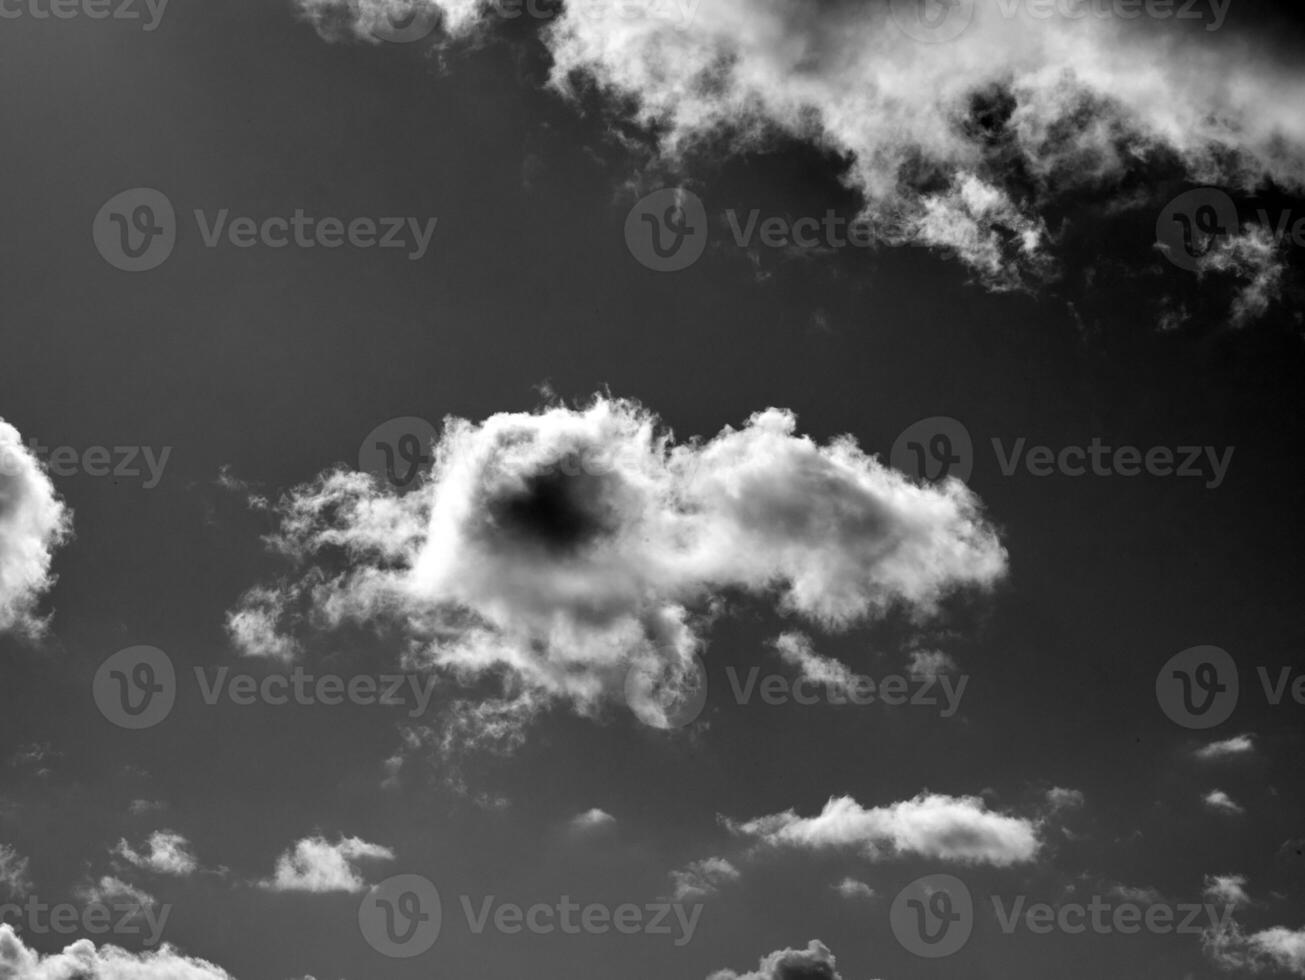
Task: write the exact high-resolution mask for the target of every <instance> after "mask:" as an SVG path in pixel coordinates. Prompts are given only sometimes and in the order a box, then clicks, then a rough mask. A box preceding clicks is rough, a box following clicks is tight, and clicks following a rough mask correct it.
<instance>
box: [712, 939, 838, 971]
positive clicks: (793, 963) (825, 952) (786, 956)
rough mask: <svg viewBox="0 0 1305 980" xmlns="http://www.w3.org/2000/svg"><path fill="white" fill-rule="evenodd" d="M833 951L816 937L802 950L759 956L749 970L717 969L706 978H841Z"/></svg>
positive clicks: (785, 950)
mask: <svg viewBox="0 0 1305 980" xmlns="http://www.w3.org/2000/svg"><path fill="white" fill-rule="evenodd" d="M836 967H837V964H836V962H835V960H834V954H833V953H831V952H830V951H829V947H828V946H826V945H825V944H824V943H822V942H821V941H820V940H819V939H813V940H811V941H810V942H809V943H807V948H806V949H782V950H779V951H777V952H774V953H771V954H770V955H769V956H766V957H764V958H763V959H762V961H761V963H760V964H759V965H758V967H757V969H755V970H753V971H752V972H750V973H735V972H734V971H733V970H717V971H716V972H715V973H713V974H712V975H711V976H709V977H708V978H707V980H842V975H841V974H840V973H839V972H838V970H837V968H836Z"/></svg>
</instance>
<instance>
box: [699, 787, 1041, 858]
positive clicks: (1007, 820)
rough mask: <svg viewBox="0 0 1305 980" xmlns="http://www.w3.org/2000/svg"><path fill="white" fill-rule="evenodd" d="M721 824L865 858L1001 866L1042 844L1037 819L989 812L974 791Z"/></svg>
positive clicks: (770, 843)
mask: <svg viewBox="0 0 1305 980" xmlns="http://www.w3.org/2000/svg"><path fill="white" fill-rule="evenodd" d="M725 823H726V826H727V827H729V829H730V830H731V831H733V832H734V833H736V834H738V835H740V836H742V837H746V838H750V839H752V840H754V841H755V842H756V843H758V844H759V845H763V846H766V847H778V848H790V849H796V850H803V851H817V852H818V851H849V852H852V853H856V854H859V855H861V856H862V857H865V858H868V859H870V860H883V859H886V858H890V857H898V856H917V857H927V858H933V859H935V860H941V861H955V862H958V863H960V864H990V865H995V866H998V867H1005V866H1008V865H1012V864H1019V863H1022V862H1026V861H1031V860H1032V859H1033V858H1034V857H1035V856H1036V854H1037V853H1038V849H1039V847H1040V846H1041V842H1040V840H1039V838H1038V828H1037V825H1036V824H1035V823H1034V822H1032V821H1030V820H1026V819H1023V818H1021V817H1015V816H1007V815H1004V814H1000V813H993V812H991V811H990V810H988V808H987V805H986V804H985V803H984V801H983V800H982V799H981V798H980V797H977V796H944V795H939V794H929V793H921V794H920V795H918V796H916V797H915V798H914V799H910V800H904V801H902V802H898V803H893V804H890V805H889V806H882V807H870V808H866V807H863V806H861V804H859V803H857V801H856V800H854V799H852V797H850V796H841V797H832V798H830V800H829V802H827V803H826V804H825V806H824V809H823V810H821V812H820V813H819V814H817V815H816V816H814V817H801V816H798V814H797V813H796V812H795V811H793V810H785V811H784V812H783V813H775V814H771V815H769V816H764V817H757V818H755V819H753V820H748V821H745V822H742V823H738V822H735V821H730V820H727V821H725Z"/></svg>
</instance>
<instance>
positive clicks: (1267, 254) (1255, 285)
mask: <svg viewBox="0 0 1305 980" xmlns="http://www.w3.org/2000/svg"><path fill="white" fill-rule="evenodd" d="M1196 271H1197V275H1199V276H1201V277H1204V276H1206V275H1208V274H1209V273H1211V272H1220V273H1226V274H1229V275H1232V276H1233V277H1235V278H1236V279H1239V280H1242V281H1243V283H1244V285H1242V286H1241V288H1240V290H1239V291H1238V292H1237V295H1236V296H1235V297H1234V298H1233V302H1232V309H1231V321H1232V324H1233V326H1237V327H1242V326H1245V325H1246V324H1248V323H1250V322H1252V321H1254V320H1257V319H1259V318H1260V317H1261V316H1263V315H1264V314H1265V313H1266V312H1267V311H1268V309H1269V306H1270V304H1272V303H1273V302H1274V301H1275V300H1277V299H1278V298H1279V297H1280V296H1281V294H1282V281H1283V277H1284V275H1285V273H1286V271H1287V261H1286V258H1285V257H1284V256H1283V246H1281V245H1279V244H1277V243H1275V242H1274V240H1273V236H1272V234H1271V233H1270V231H1269V229H1267V228H1264V227H1260V226H1257V225H1250V226H1248V227H1247V228H1246V229H1245V230H1244V231H1243V232H1242V233H1241V234H1238V235H1227V236H1224V237H1222V238H1220V239H1219V240H1218V241H1217V242H1215V244H1214V246H1213V247H1212V248H1211V249H1210V251H1208V252H1207V253H1205V254H1204V255H1202V256H1201V257H1200V258H1199V259H1197V261H1196Z"/></svg>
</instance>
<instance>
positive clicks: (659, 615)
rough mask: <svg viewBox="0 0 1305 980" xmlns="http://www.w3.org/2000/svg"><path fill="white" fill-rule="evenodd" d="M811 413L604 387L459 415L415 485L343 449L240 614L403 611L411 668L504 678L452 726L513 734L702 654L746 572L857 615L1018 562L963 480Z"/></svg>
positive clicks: (939, 595) (301, 498)
mask: <svg viewBox="0 0 1305 980" xmlns="http://www.w3.org/2000/svg"><path fill="white" fill-rule="evenodd" d="M796 427H797V420H796V418H795V417H794V415H793V414H792V413H791V412H788V411H784V410H782V409H774V408H772V409H767V410H766V411H763V412H758V413H756V414H755V415H753V416H752V417H751V418H749V419H748V420H747V422H746V423H745V424H744V425H743V426H742V427H741V428H738V429H735V428H726V429H724V430H723V431H721V432H720V433H719V434H718V435H716V436H715V437H713V438H710V439H706V440H702V439H699V440H692V441H688V442H683V443H677V442H676V441H675V439H674V436H673V434H672V433H670V432H668V431H666V430H665V429H664V428H663V427H662V426H661V425H660V423H659V421H658V419H657V418H656V417H655V416H654V415H653V414H652V413H651V412H650V411H648V410H647V409H645V408H643V407H642V406H640V405H639V404H637V403H635V402H633V401H628V400H616V399H609V398H603V397H600V398H596V399H595V400H594V401H593V402H592V403H591V404H590V405H589V406H588V407H586V408H582V409H571V408H566V407H550V408H546V409H543V410H541V411H538V412H534V413H510V414H509V413H504V414H499V415H494V416H492V417H490V418H489V419H487V420H485V421H484V422H482V423H478V424H477V423H472V422H468V421H464V420H461V419H448V420H447V421H446V424H445V430H444V433H443V436H442V438H441V440H440V442H439V444H438V445H437V446H436V447H435V453H434V459H433V462H432V469H431V472H430V473H429V475H428V478H427V479H426V480H425V482H424V483H423V485H422V486H421V487H420V488H419V489H418V490H416V491H414V492H411V493H408V494H406V495H401V494H398V493H394V492H391V491H389V490H388V488H386V487H383V486H381V485H380V484H379V483H378V481H376V480H374V479H373V478H372V477H369V476H367V475H365V474H360V473H352V472H345V471H335V472H331V473H328V474H325V475H323V476H321V477H320V478H319V479H318V480H317V481H316V482H314V483H312V484H310V485H307V486H304V487H300V488H298V489H296V490H294V491H293V492H291V493H289V494H288V495H286V496H285V497H283V498H282V499H281V500H280V501H279V502H278V503H277V504H276V505H275V506H274V512H275V516H276V518H277V520H278V522H279V526H278V529H277V531H276V533H275V534H273V535H272V536H271V538H270V539H269V540H270V541H271V543H272V546H273V548H274V549H275V550H276V551H278V552H279V553H280V554H281V555H283V556H284V557H285V558H287V559H288V560H289V561H290V562H291V563H292V564H293V566H294V574H293V575H291V576H289V577H287V578H286V579H285V580H283V581H282V582H280V583H278V584H277V585H276V586H274V587H260V588H258V589H255V590H254V591H253V592H251V593H250V595H249V596H248V597H247V601H246V602H245V603H243V604H242V605H241V607H240V609H238V610H237V611H236V612H235V613H234V614H233V620H232V621H233V623H234V622H236V621H237V617H239V616H240V615H241V613H242V612H244V611H246V610H248V609H250V608H253V609H256V610H258V611H259V615H264V614H266V615H268V616H271V617H272V619H273V620H274V621H275V623H276V630H277V632H278V633H293V632H295V631H307V630H309V629H311V628H333V627H338V626H341V625H343V624H368V625H370V626H384V627H388V628H392V629H394V630H396V631H398V632H400V633H401V634H402V635H403V636H404V637H405V638H406V640H407V641H408V646H407V653H406V656H407V658H408V666H410V667H411V668H412V669H422V668H426V669H431V670H434V671H437V672H440V673H442V674H444V675H446V676H449V677H450V678H453V679H455V680H457V681H460V682H464V683H467V684H471V683H475V682H478V681H482V680H486V679H490V680H494V681H499V682H501V683H502V686H503V688H504V698H505V700H504V701H502V702H485V703H486V704H489V703H493V704H495V705H496V706H497V707H496V709H495V711H494V712H492V713H491V716H489V717H484V716H483V715H484V712H483V711H481V710H480V709H476V708H468V709H466V710H465V711H464V712H463V714H462V715H461V716H460V717H459V719H458V724H456V725H451V726H445V729H444V736H446V737H448V738H451V739H454V740H462V741H465V740H466V739H468V738H472V739H473V740H474V738H475V737H478V736H477V735H476V733H482V732H484V731H485V730H486V727H487V726H488V727H489V728H490V729H491V734H496V735H500V736H501V737H502V739H503V740H506V741H508V742H511V741H513V740H515V739H518V738H519V736H520V731H521V728H522V726H524V725H525V724H528V723H529V721H530V720H531V719H532V718H533V717H534V715H535V714H536V713H538V712H539V711H541V710H544V709H545V708H546V707H548V706H550V705H551V704H553V703H556V702H561V703H565V704H568V705H569V706H570V707H571V708H573V709H574V710H575V711H577V712H578V713H580V714H582V715H586V716H593V715H596V714H598V713H599V712H600V710H601V709H603V708H604V706H605V705H607V704H610V703H615V702H618V701H619V700H620V698H621V696H622V695H623V693H624V690H625V679H626V677H627V675H629V674H630V672H631V671H632V670H634V669H638V670H640V671H647V672H649V673H650V674H652V675H654V676H661V677H665V678H667V679H668V683H670V682H674V681H676V680H684V679H686V678H688V677H690V676H692V675H694V672H695V670H696V663H697V654H698V652H699V650H700V649H701V647H702V645H703V642H704V639H703V632H704V630H705V628H706V626H707V625H708V623H709V621H710V619H711V618H712V617H713V616H714V615H718V614H719V613H720V612H721V611H722V609H723V608H724V599H725V596H726V594H727V593H728V594H729V595H730V596H743V595H751V596H753V597H756V598H758V599H766V600H771V601H774V602H775V603H776V604H777V606H778V607H779V608H780V610H781V611H783V612H785V613H789V614H793V615H796V616H799V617H801V618H803V619H805V620H807V621H808V622H810V623H812V624H815V625H817V626H820V627H823V628H825V629H830V630H843V629H847V628H850V627H852V626H855V625H857V624H859V623H863V622H866V621H870V620H873V619H875V618H877V617H881V616H882V615H884V614H885V613H886V612H888V611H889V610H891V609H901V610H904V611H906V612H907V613H908V614H910V615H912V616H914V617H916V618H921V619H922V618H924V617H927V616H929V615H931V614H934V613H936V612H937V608H938V604H939V602H940V601H941V600H942V599H943V598H944V597H945V596H947V595H949V594H950V593H952V592H954V591H955V590H957V589H961V588H964V587H973V588H984V587H988V586H990V585H991V584H992V583H994V582H995V581H997V580H998V579H999V578H1000V577H1001V576H1002V575H1003V574H1004V572H1005V569H1006V552H1005V549H1004V548H1003V547H1002V545H1001V543H1000V541H999V540H998V536H997V534H996V532H995V531H994V529H993V528H992V527H991V526H990V525H989V524H988V523H987V522H986V520H985V519H984V517H983V515H982V512H981V508H980V504H979V501H978V500H977V498H976V497H975V496H974V495H973V494H972V493H971V492H970V491H969V490H968V489H967V488H966V487H965V486H964V485H963V484H962V483H960V482H959V481H949V482H946V483H944V484H941V485H938V486H921V485H918V484H916V483H913V482H911V481H910V480H909V479H907V478H906V477H905V476H903V475H901V474H900V473H898V472H896V471H894V470H892V469H890V468H888V467H886V466H884V465H882V464H881V463H880V462H879V461H878V459H876V458H875V457H872V456H869V455H867V454H866V453H864V452H863V451H862V450H861V449H860V448H859V447H858V446H857V445H856V443H855V442H854V441H853V440H852V439H851V438H850V437H840V438H837V439H834V440H833V441H831V442H830V443H828V444H827V445H823V446H822V445H818V444H817V443H815V442H814V441H812V440H811V439H809V438H806V437H804V436H800V435H798V434H797V432H796ZM245 635H247V634H246V631H242V630H241V629H240V628H238V627H234V626H233V629H232V636H233V639H234V640H235V641H236V642H241V641H242V638H243V637H244V636H245ZM260 635H262V633H261V631H260ZM266 647H267V644H266V643H263V642H260V644H259V646H258V650H262V649H266ZM258 650H253V651H247V652H258Z"/></svg>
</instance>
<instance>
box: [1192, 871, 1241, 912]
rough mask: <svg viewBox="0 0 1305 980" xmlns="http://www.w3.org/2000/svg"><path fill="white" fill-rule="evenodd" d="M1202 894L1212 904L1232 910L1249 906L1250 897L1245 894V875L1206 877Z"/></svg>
mask: <svg viewBox="0 0 1305 980" xmlns="http://www.w3.org/2000/svg"><path fill="white" fill-rule="evenodd" d="M1202 894H1203V895H1205V897H1206V898H1208V899H1210V900H1211V901H1213V902H1220V903H1222V904H1224V905H1231V906H1233V907H1234V908H1243V907H1245V906H1247V905H1250V904H1251V897H1250V896H1249V895H1248V894H1246V876H1245V875H1206V876H1205V888H1204V891H1203V892H1202Z"/></svg>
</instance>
